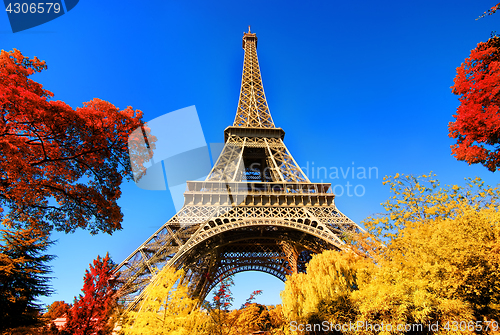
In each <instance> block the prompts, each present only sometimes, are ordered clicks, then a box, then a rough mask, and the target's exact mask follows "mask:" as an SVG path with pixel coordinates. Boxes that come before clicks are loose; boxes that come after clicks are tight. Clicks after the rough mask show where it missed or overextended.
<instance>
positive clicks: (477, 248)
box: [281, 174, 500, 334]
mask: <svg viewBox="0 0 500 335" xmlns="http://www.w3.org/2000/svg"><path fill="white" fill-rule="evenodd" d="M432 178H433V176H432V174H431V175H429V176H426V177H425V178H424V179H425V180H424V181H422V178H420V179H419V178H414V177H411V176H404V175H399V176H396V177H395V178H392V179H391V178H387V179H386V182H387V183H389V184H391V188H392V191H393V192H394V193H395V196H393V197H391V198H390V199H389V201H387V202H386V203H385V207H386V210H387V214H386V215H384V216H381V217H376V218H369V219H367V221H366V222H365V224H366V226H368V227H369V228H370V229H371V231H372V232H374V233H375V234H377V236H378V238H380V239H382V240H383V239H385V241H386V242H385V243H386V245H385V246H381V244H380V243H379V244H378V245H377V244H373V243H371V244H370V243H368V242H364V243H363V242H360V241H357V242H356V241H355V243H353V245H352V246H351V248H357V250H355V251H357V252H351V251H340V252H336V251H326V252H323V253H322V254H320V255H316V256H314V257H313V259H312V260H311V261H310V263H309V265H308V267H307V274H294V275H292V276H290V277H289V278H288V280H287V282H286V284H285V290H284V291H283V292H282V294H281V297H282V300H283V312H284V315H285V316H286V318H287V319H288V321H289V322H290V321H297V322H298V323H313V324H314V323H321V322H323V321H329V322H331V323H334V324H343V323H349V322H351V323H356V324H357V322H359V323H360V324H362V325H363V326H362V327H360V328H356V330H352V329H350V330H348V331H344V332H343V333H345V334H349V333H351V334H373V333H377V334H394V333H398V331H396V329H398V328H397V327H398V325H406V324H420V325H422V326H423V329H422V330H419V331H417V333H433V334H434V333H435V334H447V333H453V334H462V333H463V334H470V333H471V332H470V331H469V330H460V329H455V331H452V330H450V329H444V328H443V327H444V325H451V324H452V323H453V322H455V321H466V322H476V321H477V322H479V323H480V324H481V323H482V322H484V321H487V320H496V321H497V322H498V321H499V320H500V211H499V209H500V203H499V201H498V200H499V198H500V192H499V189H498V188H493V187H488V186H486V187H485V186H484V185H483V183H482V182H481V180H479V179H474V180H469V185H468V186H466V187H464V188H462V187H459V186H451V187H445V188H441V187H439V183H438V182H437V181H436V180H433V179H432ZM373 239H376V237H373V236H372V240H373ZM362 253H364V254H365V256H366V257H362V256H359V254H362ZM435 323H439V324H440V325H441V326H442V327H441V328H440V329H439V331H436V330H432V331H430V330H429V325H430V324H435ZM366 324H378V325H381V324H383V325H386V328H385V329H382V330H377V331H375V330H373V329H368V328H367V327H366V326H365V325H366ZM483 325H484V323H483ZM387 327H390V328H391V329H392V330H393V331H389V330H387Z"/></svg>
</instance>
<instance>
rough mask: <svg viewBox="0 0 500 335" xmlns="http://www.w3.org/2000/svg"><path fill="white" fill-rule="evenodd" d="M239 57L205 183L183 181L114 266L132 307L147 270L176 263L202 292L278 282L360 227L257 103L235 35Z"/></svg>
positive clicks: (250, 54)
mask: <svg viewBox="0 0 500 335" xmlns="http://www.w3.org/2000/svg"><path fill="white" fill-rule="evenodd" d="M243 49H244V50H245V58H244V64H243V75H242V81H241V93H240V99H239V104H238V110H237V113H236V118H235V120H234V124H233V125H232V126H230V127H228V128H226V130H225V132H224V135H225V136H224V137H225V145H224V148H223V150H222V152H221V154H220V156H219V158H218V160H217V162H216V163H215V165H214V167H213V168H212V170H211V172H210V174H209V175H208V177H207V178H206V180H205V181H188V182H187V190H186V192H185V193H184V198H185V201H184V206H183V208H182V209H181V210H180V211H179V212H178V213H177V214H176V215H174V216H173V217H172V218H171V219H170V220H169V221H168V222H167V223H165V224H164V225H163V226H162V227H161V228H160V229H158V230H157V231H156V232H155V233H154V234H153V235H152V236H151V237H150V238H148V239H147V240H146V241H145V242H144V243H143V244H142V245H141V246H139V247H138V248H137V249H136V250H135V251H134V252H133V253H132V254H131V255H130V256H129V257H127V258H126V259H125V260H124V261H123V262H122V263H121V264H120V265H119V266H118V268H117V270H116V271H117V272H119V273H120V276H119V280H120V282H121V289H120V293H121V297H122V298H123V299H124V300H125V301H126V302H127V303H128V308H133V307H134V306H135V305H136V304H137V302H138V301H139V300H140V298H141V293H142V292H143V290H144V288H145V287H146V286H147V284H148V283H149V282H150V281H151V280H152V278H153V276H154V268H162V267H163V266H169V267H174V268H176V269H178V268H184V269H185V271H186V274H187V278H188V279H189V282H190V285H191V289H192V294H193V295H194V296H197V297H199V298H201V299H204V298H205V297H206V295H207V294H208V292H209V291H210V290H211V289H212V288H213V287H214V286H215V285H216V284H217V283H218V282H219V281H220V280H222V279H223V278H225V277H227V276H229V275H231V274H234V273H238V272H242V271H249V270H256V271H262V272H266V273H269V274H271V275H273V276H275V277H277V278H279V279H281V280H283V281H285V279H286V276H287V275H290V274H292V273H296V272H304V271H305V265H306V264H307V262H308V261H309V259H310V258H311V255H312V254H315V253H319V252H321V251H323V250H326V249H341V248H342V246H343V245H344V244H345V243H344V239H345V237H346V235H348V234H351V233H357V232H359V231H362V228H360V227H359V226H358V225H356V224H355V223H354V222H353V221H352V220H350V219H349V218H348V217H347V216H345V215H344V214H342V213H341V212H340V211H339V210H338V209H337V207H336V206H335V203H334V198H335V195H334V194H333V193H332V191H331V187H330V184H327V183H311V182H310V181H309V179H308V178H307V176H306V175H305V174H304V172H303V171H302V170H301V168H300V167H299V165H298V164H297V163H296V162H295V160H294V159H293V157H292V155H291V154H290V152H289V151H288V149H287V147H286V146H285V144H284V142H283V138H284V135H285V132H284V131H283V129H281V128H277V127H275V125H274V122H273V120H272V117H271V114H270V112H269V107H268V105H267V101H266V97H265V94H264V88H263V85H262V79H261V75H260V69H259V63H258V59H257V37H256V35H255V34H253V33H250V31H249V32H248V33H244V36H243Z"/></svg>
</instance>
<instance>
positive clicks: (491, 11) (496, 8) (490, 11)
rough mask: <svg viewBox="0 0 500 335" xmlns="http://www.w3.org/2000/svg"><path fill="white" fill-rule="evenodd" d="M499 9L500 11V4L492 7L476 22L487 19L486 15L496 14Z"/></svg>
mask: <svg viewBox="0 0 500 335" xmlns="http://www.w3.org/2000/svg"><path fill="white" fill-rule="evenodd" d="M499 9H500V3H497V4H496V5H495V6H493V7H491V8H490V9H488V10H487V11H486V12H484V13H483V15H481V16H480V17H478V18H477V19H476V20H479V19H480V18H482V17H485V16H486V15H491V14H494V13H495V12H496V11H497V10H499Z"/></svg>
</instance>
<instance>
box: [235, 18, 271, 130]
mask: <svg viewBox="0 0 500 335" xmlns="http://www.w3.org/2000/svg"><path fill="white" fill-rule="evenodd" d="M243 49H244V50H245V58H244V61H243V75H242V77H241V91H240V100H239V102H238V109H237V111H236V118H235V119H234V123H233V127H245V128H276V127H275V126H274V122H273V119H272V117H271V113H270V112H269V107H268V106H267V100H266V95H265V94H264V86H263V85H262V78H261V75H260V68H259V60H258V58H257V35H256V34H254V33H251V32H250V26H249V27H248V33H243Z"/></svg>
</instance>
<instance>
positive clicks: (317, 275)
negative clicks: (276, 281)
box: [281, 249, 373, 330]
mask: <svg viewBox="0 0 500 335" xmlns="http://www.w3.org/2000/svg"><path fill="white" fill-rule="evenodd" d="M372 268H373V263H372V262H371V260H370V259H367V258H365V257H362V256H360V255H358V254H357V253H355V252H353V251H352V250H348V249H346V250H344V251H333V250H328V251H325V252H323V253H322V254H319V255H315V256H313V258H312V259H311V261H310V262H309V264H308V265H307V273H298V274H294V275H292V276H290V277H288V279H287V281H286V283H285V289H284V290H283V291H282V293H281V299H282V302H283V314H284V315H285V317H286V318H287V319H288V320H289V321H290V322H291V324H290V327H291V328H294V327H296V325H298V324H321V323H322V322H324V321H328V322H330V323H333V324H342V323H345V322H347V323H348V322H349V321H352V320H354V319H355V318H356V312H355V311H356V310H355V306H354V304H353V301H352V293H353V291H355V290H357V289H358V286H359V285H360V282H362V281H364V280H365V278H367V277H368V274H369V273H370V272H371V269H372ZM296 328H297V330H299V328H298V327H296Z"/></svg>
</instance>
